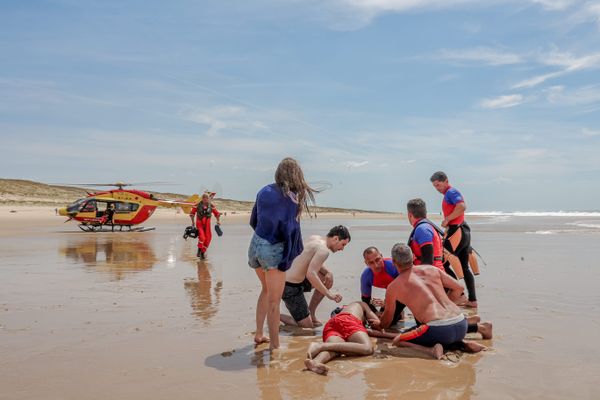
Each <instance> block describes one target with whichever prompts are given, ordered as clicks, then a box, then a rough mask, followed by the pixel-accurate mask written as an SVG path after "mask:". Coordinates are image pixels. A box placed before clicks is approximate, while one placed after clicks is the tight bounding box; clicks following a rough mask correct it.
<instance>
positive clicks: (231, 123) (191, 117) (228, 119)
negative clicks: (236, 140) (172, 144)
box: [181, 106, 268, 136]
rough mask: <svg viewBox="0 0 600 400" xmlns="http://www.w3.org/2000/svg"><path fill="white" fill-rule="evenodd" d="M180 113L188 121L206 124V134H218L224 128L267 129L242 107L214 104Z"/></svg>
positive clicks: (247, 130) (248, 130)
mask: <svg viewBox="0 0 600 400" xmlns="http://www.w3.org/2000/svg"><path fill="white" fill-rule="evenodd" d="M181 113H182V115H183V117H184V118H185V119H186V120H188V121H192V122H196V123H199V124H202V125H207V126H208V129H207V130H206V132H205V133H206V136H218V135H219V134H220V133H221V131H222V130H224V129H233V130H236V131H246V132H252V131H256V130H266V129H268V128H267V125H266V124H265V123H264V122H262V121H259V120H256V119H255V117H253V116H252V115H251V114H250V113H249V112H248V110H247V109H246V108H244V107H238V106H215V107H210V108H206V109H202V110H197V109H193V110H189V109H188V110H184V111H182V112H181Z"/></svg>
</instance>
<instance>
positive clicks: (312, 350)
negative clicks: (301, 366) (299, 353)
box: [306, 342, 321, 360]
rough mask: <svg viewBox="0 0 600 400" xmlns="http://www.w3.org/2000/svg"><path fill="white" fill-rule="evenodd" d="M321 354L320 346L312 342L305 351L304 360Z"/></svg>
mask: <svg viewBox="0 0 600 400" xmlns="http://www.w3.org/2000/svg"><path fill="white" fill-rule="evenodd" d="M320 352H321V346H319V344H318V343H315V342H312V343H311V344H309V345H308V349H307V350H306V358H307V359H309V360H312V359H313V358H315V357H316V356H317V354H319V353H320Z"/></svg>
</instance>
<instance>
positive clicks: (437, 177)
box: [429, 171, 448, 182]
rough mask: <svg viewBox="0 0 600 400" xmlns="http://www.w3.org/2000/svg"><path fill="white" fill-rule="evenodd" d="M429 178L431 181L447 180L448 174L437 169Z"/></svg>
mask: <svg viewBox="0 0 600 400" xmlns="http://www.w3.org/2000/svg"><path fill="white" fill-rule="evenodd" d="M429 180H430V181H431V182H435V181H438V182H446V181H447V180H448V175H446V174H445V173H444V172H443V171H437V172H434V173H433V175H431V178H429Z"/></svg>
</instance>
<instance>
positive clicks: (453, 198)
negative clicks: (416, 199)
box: [430, 171, 477, 308]
mask: <svg viewBox="0 0 600 400" xmlns="http://www.w3.org/2000/svg"><path fill="white" fill-rule="evenodd" d="M430 180H431V183H432V184H433V187H434V188H435V189H436V190H437V191H438V192H440V193H441V194H443V195H444V198H443V200H442V213H443V215H444V220H443V221H442V227H443V228H446V233H445V236H444V248H445V249H446V250H447V251H448V252H450V253H451V254H453V255H455V256H456V257H458V259H459V260H460V265H461V267H462V272H463V275H464V278H465V285H466V286H467V292H468V293H469V301H468V303H467V304H466V306H468V307H473V308H477V295H476V294H475V277H474V276H473V273H472V272H471V270H470V269H469V249H470V246H471V228H470V227H469V225H468V224H467V223H466V221H465V211H466V209H467V205H466V203H465V200H464V199H463V196H462V194H461V193H460V192H459V191H458V190H457V189H456V188H454V187H452V186H450V183H448V176H446V174H445V173H444V172H442V171H437V172H435V173H434V174H433V175H431V178H430ZM444 268H445V269H446V272H448V274H450V275H451V276H453V277H455V278H456V275H455V274H454V273H452V270H451V269H450V268H449V263H448V261H446V262H445V263H444Z"/></svg>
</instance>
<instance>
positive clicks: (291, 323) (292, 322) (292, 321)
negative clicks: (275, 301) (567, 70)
mask: <svg viewBox="0 0 600 400" xmlns="http://www.w3.org/2000/svg"><path fill="white" fill-rule="evenodd" d="M279 320H280V321H281V322H283V323H284V325H289V326H298V323H297V322H296V320H295V319H294V318H292V317H291V316H290V315H286V314H281V315H280V316H279Z"/></svg>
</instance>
